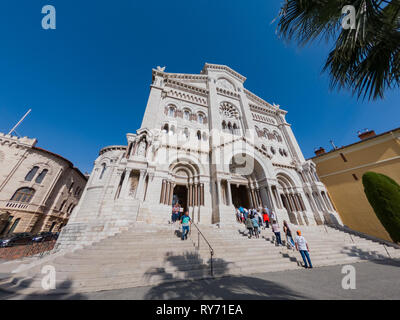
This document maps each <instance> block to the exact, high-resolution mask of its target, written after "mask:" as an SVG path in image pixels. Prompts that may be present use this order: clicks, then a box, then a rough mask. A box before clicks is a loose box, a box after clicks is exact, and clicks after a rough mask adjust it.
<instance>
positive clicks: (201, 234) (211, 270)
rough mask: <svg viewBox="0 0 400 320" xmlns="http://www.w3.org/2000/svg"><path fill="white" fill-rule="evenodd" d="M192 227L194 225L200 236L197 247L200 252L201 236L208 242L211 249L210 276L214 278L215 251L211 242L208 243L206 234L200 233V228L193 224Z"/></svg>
mask: <svg viewBox="0 0 400 320" xmlns="http://www.w3.org/2000/svg"><path fill="white" fill-rule="evenodd" d="M192 225H194V226H195V227H196V229H197V235H198V240H197V241H198V246H197V250H200V236H201V237H202V238H203V239H204V241H205V242H206V244H207V245H208V248H209V249H210V255H211V258H210V274H211V277H213V276H214V269H213V256H214V249H213V247H212V246H211V244H210V242H208V240H207V238H206V237H205V236H204V234H203V233H202V232H201V231H200V229H199V227H198V226H197V225H196V224H195V223H194V222H193V223H192Z"/></svg>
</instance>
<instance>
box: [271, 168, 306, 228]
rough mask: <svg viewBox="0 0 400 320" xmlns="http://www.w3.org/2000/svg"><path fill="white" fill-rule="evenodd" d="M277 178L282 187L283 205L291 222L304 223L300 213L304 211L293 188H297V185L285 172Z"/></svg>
mask: <svg viewBox="0 0 400 320" xmlns="http://www.w3.org/2000/svg"><path fill="white" fill-rule="evenodd" d="M276 178H277V180H278V184H279V187H280V189H281V190H280V191H281V193H280V196H281V199H282V203H283V207H284V208H285V209H286V212H287V214H288V216H289V220H290V222H291V223H292V224H303V223H302V219H301V216H300V213H299V211H302V209H301V208H300V205H299V203H298V202H297V199H296V194H294V193H293V190H295V188H294V187H295V185H294V183H293V181H292V179H290V178H289V177H288V176H286V175H283V174H278V175H277V177H276ZM296 213H297V217H296Z"/></svg>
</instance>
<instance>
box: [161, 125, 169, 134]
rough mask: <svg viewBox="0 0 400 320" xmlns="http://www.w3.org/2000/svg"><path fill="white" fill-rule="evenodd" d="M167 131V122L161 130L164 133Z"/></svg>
mask: <svg viewBox="0 0 400 320" xmlns="http://www.w3.org/2000/svg"><path fill="white" fill-rule="evenodd" d="M168 131H169V127H168V123H166V124H164V126H163V128H162V132H164V133H168Z"/></svg>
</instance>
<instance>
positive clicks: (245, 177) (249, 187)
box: [228, 153, 268, 208]
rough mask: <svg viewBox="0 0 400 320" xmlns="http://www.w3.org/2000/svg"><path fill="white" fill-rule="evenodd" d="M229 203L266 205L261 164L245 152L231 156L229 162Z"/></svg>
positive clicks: (264, 180) (247, 206)
mask: <svg viewBox="0 0 400 320" xmlns="http://www.w3.org/2000/svg"><path fill="white" fill-rule="evenodd" d="M229 172H230V174H231V179H230V183H229V185H228V188H230V194H231V197H232V199H231V203H232V204H233V205H234V206H235V207H236V208H238V207H240V206H242V207H244V208H261V207H265V206H267V201H266V197H268V195H266V194H265V193H266V190H265V187H266V175H265V171H264V169H263V167H262V166H261V164H260V163H259V162H258V161H257V160H256V159H255V158H254V157H252V156H250V155H248V154H246V153H239V154H236V155H235V156H233V157H232V158H231V160H230V163H229Z"/></svg>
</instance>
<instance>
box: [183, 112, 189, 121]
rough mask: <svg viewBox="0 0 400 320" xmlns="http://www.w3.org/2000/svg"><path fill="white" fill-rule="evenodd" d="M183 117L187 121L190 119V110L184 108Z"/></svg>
mask: <svg viewBox="0 0 400 320" xmlns="http://www.w3.org/2000/svg"><path fill="white" fill-rule="evenodd" d="M183 118H184V119H185V120H187V121H189V120H190V111H189V110H185V111H183Z"/></svg>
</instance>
